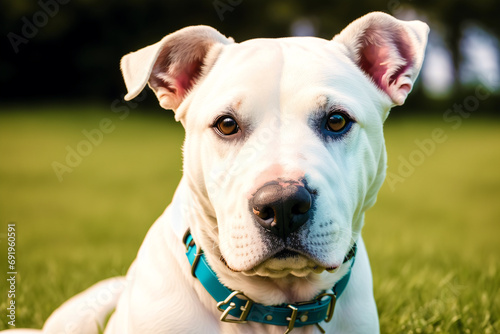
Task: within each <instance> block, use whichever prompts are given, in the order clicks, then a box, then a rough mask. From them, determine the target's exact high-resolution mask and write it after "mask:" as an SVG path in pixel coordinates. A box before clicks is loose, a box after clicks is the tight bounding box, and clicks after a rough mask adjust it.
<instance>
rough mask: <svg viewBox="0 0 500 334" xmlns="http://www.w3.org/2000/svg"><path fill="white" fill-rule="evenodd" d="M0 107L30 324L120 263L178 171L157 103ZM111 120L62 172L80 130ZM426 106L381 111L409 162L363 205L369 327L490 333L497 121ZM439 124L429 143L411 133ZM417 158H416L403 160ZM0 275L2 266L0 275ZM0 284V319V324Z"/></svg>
mask: <svg viewBox="0 0 500 334" xmlns="http://www.w3.org/2000/svg"><path fill="white" fill-rule="evenodd" d="M9 109H12V110H7V111H4V112H3V113H0V153H1V157H2V158H1V161H0V225H1V230H0V247H1V249H2V251H1V252H0V264H1V268H2V272H3V273H6V272H7V269H5V268H7V266H6V257H7V254H6V253H7V252H6V245H5V243H6V232H7V224H8V223H10V222H15V223H16V233H17V240H16V241H17V246H16V258H17V268H16V269H17V272H18V275H17V282H16V283H17V284H16V305H17V309H16V312H17V317H16V327H18V328H19V327H38V328H40V327H41V326H42V325H43V322H44V320H45V319H46V318H47V317H48V316H49V315H50V313H51V312H52V311H53V310H54V309H55V308H56V307H57V306H58V305H60V304H61V303H62V302H63V301H65V300H67V299H68V298H69V297H71V296H72V295H74V294H75V293H77V292H79V291H81V290H83V289H85V288H87V287H88V286H90V285H91V284H93V283H94V282H96V281H98V280H101V279H103V278H106V277H110V276H115V275H122V274H125V273H126V270H127V268H128V266H129V265H130V263H131V262H132V260H133V259H134V257H135V255H136V253H137V250H138V248H139V246H140V244H141V242H142V240H143V238H144V235H145V234H146V232H147V230H148V228H149V226H150V225H151V223H152V222H153V221H154V220H155V219H156V218H157V217H158V216H159V215H160V214H161V213H162V211H163V210H164V208H165V206H166V205H167V204H168V202H169V201H170V199H171V196H172V194H173V191H174V189H175V186H176V184H177V182H178V180H179V179H180V176H181V157H180V156H181V149H180V147H181V145H182V140H183V130H182V127H181V126H180V125H179V124H177V123H174V122H173V121H172V117H171V115H170V114H169V113H168V112H165V113H162V114H146V115H144V113H141V111H140V110H139V109H133V110H131V113H130V115H129V116H128V117H125V118H124V119H120V115H119V114H115V113H112V112H111V111H110V110H109V108H106V107H104V108H102V107H99V106H95V107H77V108H75V107H71V108H69V107H43V106H42V107H39V108H37V109H36V111H35V110H34V109H32V108H20V107H19V108H15V107H12V108H9ZM103 118H109V119H110V120H111V122H112V125H113V126H114V129H113V131H112V132H110V133H107V134H104V135H103V138H102V142H101V143H100V144H98V145H94V146H93V147H92V148H91V152H90V153H89V154H88V156H85V157H83V158H82V161H81V162H80V163H79V164H78V165H77V166H76V167H75V168H73V171H72V172H71V173H64V174H62V177H63V181H62V182H59V180H58V178H57V176H56V173H55V172H54V170H53V167H52V163H53V162H54V161H57V162H60V163H63V164H65V159H66V155H67V153H68V151H67V146H68V145H69V146H70V147H71V148H72V149H76V147H77V146H78V145H79V144H80V143H81V141H82V140H85V139H86V138H85V136H84V135H83V133H82V130H88V131H90V130H92V129H96V128H98V127H99V122H100V121H101V120H102V119H103ZM451 125H452V124H446V123H445V122H443V121H442V120H441V119H440V118H438V117H435V118H432V119H430V120H429V119H428V118H427V117H426V118H401V119H396V120H389V121H388V123H387V124H386V130H385V132H386V141H387V150H388V153H389V172H391V173H394V174H397V173H398V169H399V168H400V161H401V160H410V158H411V157H413V161H414V162H418V166H414V170H413V171H412V172H411V173H408V174H409V175H405V177H403V178H402V179H400V180H399V182H396V183H392V184H389V183H388V182H386V184H385V185H384V186H383V188H382V190H381V192H380V194H379V200H378V202H377V204H376V206H375V207H374V208H373V209H371V210H369V212H368V213H367V217H366V226H365V228H364V232H363V233H364V237H365V241H366V244H367V247H368V250H369V253H370V259H371V264H372V269H373V275H374V289H375V298H376V300H377V305H378V309H379V315H380V324H381V330H382V333H439V332H442V333H498V332H500V293H499V287H500V272H499V269H500V268H499V267H498V266H499V258H500V244H499V241H500V240H499V239H500V224H499V222H500V172H499V166H500V149H499V148H500V131H498V130H499V125H500V122H498V121H492V120H478V119H474V117H471V118H470V119H467V120H465V121H464V123H463V124H462V125H461V126H460V127H459V128H458V129H456V130H454V129H452V128H451ZM435 128H440V129H442V130H443V132H444V135H445V136H446V141H445V142H443V143H439V144H435V150H434V152H433V153H432V154H429V155H425V154H424V155H423V158H422V155H421V154H420V155H419V154H418V153H415V152H416V151H418V150H419V147H418V146H417V144H416V143H415V140H416V139H418V140H420V141H423V140H425V139H428V138H431V133H432V131H433V129H435ZM415 157H420V158H421V159H420V160H418V159H417V160H418V161H417V160H415V159H416V158H415ZM0 277H2V281H4V278H3V277H4V274H1V275H0ZM7 303H8V300H7V289H6V286H5V285H4V284H3V283H2V285H1V286H0V310H1V311H0V315H1V316H0V329H3V328H8V327H9V326H8V325H7V321H8V319H7V318H6V314H5V312H6V307H7Z"/></svg>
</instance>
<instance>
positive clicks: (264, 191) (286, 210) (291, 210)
mask: <svg viewBox="0 0 500 334" xmlns="http://www.w3.org/2000/svg"><path fill="white" fill-rule="evenodd" d="M312 201H313V198H312V194H311V193H310V192H309V190H307V189H306V188H305V187H303V186H300V185H297V184H291V185H288V186H285V187H283V186H282V185H281V184H277V183H270V184H266V185H264V186H262V187H261V188H260V189H259V190H258V191H257V192H256V193H255V194H254V195H253V197H252V199H251V206H250V210H251V211H252V212H253V215H254V216H255V219H256V221H257V223H259V224H260V225H262V227H264V228H265V229H266V230H268V231H270V232H271V233H273V234H275V235H277V236H280V237H282V238H286V237H287V236H289V235H290V234H291V233H293V232H295V231H297V230H298V229H299V228H300V227H301V226H302V225H304V224H305V223H306V222H307V221H308V220H309V219H310V218H311V213H310V210H311V206H312Z"/></svg>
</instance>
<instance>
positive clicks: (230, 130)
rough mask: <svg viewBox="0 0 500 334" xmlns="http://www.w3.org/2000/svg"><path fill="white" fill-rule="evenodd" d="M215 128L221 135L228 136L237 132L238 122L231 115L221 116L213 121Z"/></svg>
mask: <svg viewBox="0 0 500 334" xmlns="http://www.w3.org/2000/svg"><path fill="white" fill-rule="evenodd" d="M215 128H216V129H217V131H218V132H219V133H220V134H221V135H223V136H230V135H233V134H235V133H237V132H238V131H239V130H240V128H239V126H238V123H236V121H235V120H234V118H232V117H231V116H227V115H226V116H222V117H220V118H219V119H217V121H216V122H215Z"/></svg>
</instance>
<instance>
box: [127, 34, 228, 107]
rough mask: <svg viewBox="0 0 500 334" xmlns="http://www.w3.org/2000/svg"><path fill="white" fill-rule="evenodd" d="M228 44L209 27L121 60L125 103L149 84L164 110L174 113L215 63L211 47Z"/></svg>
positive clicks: (167, 39)
mask: <svg viewBox="0 0 500 334" xmlns="http://www.w3.org/2000/svg"><path fill="white" fill-rule="evenodd" d="M230 43H233V40H232V39H229V38H226V37H225V36H223V35H222V34H220V33H219V32H218V31H217V30H215V29H213V28H211V27H207V26H193V27H188V28H184V29H181V30H179V31H177V32H174V33H172V34H170V35H167V36H165V37H164V38H163V39H162V40H161V41H160V42H158V43H156V44H153V45H150V46H147V47H145V48H143V49H140V50H138V51H136V52H132V53H130V54H128V55H126V56H124V57H123V58H122V61H121V68H122V73H123V78H124V80H125V84H126V85H127V89H128V94H127V95H126V96H125V99H126V100H130V99H133V98H134V97H136V96H137V95H138V94H139V93H140V92H141V91H142V90H143V89H144V87H145V86H146V84H148V83H149V86H150V87H151V89H153V91H154V92H155V94H156V96H157V97H158V100H159V102H160V105H161V106H162V107H163V108H165V109H173V110H175V109H177V107H178V106H179V105H180V104H181V103H182V101H183V100H184V98H185V97H186V95H187V93H188V92H189V91H190V90H191V89H192V88H193V87H194V86H195V84H196V83H197V82H198V81H199V80H200V78H201V76H202V72H203V70H204V69H206V68H209V67H210V65H212V64H213V62H215V58H216V54H215V53H212V57H210V54H211V50H212V49H214V46H216V45H224V44H230ZM219 51H220V50H219Z"/></svg>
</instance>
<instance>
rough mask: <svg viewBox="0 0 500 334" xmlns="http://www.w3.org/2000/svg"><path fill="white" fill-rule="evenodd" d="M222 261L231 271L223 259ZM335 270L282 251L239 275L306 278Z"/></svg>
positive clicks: (284, 250)
mask: <svg viewBox="0 0 500 334" xmlns="http://www.w3.org/2000/svg"><path fill="white" fill-rule="evenodd" d="M222 261H223V262H224V263H225V264H226V266H227V267H228V268H229V269H231V267H229V266H228V265H227V263H226V261H224V259H223V258H222ZM337 268H338V267H331V268H326V267H324V266H322V265H319V264H318V263H316V262H315V261H313V260H312V259H311V258H309V257H307V256H305V255H303V254H300V253H299V252H297V251H294V250H290V249H283V250H281V251H279V252H278V253H276V254H274V255H272V256H271V257H269V258H268V259H266V260H264V261H262V262H261V263H259V264H258V265H256V266H255V267H253V268H252V269H249V270H245V271H241V273H242V274H244V275H245V276H261V277H270V278H283V277H287V276H295V277H307V276H309V275H310V274H313V273H314V274H321V273H322V272H324V271H328V272H330V273H333V272H335V271H336V270H337ZM231 270H233V269H231ZM233 271H234V270H233Z"/></svg>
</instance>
